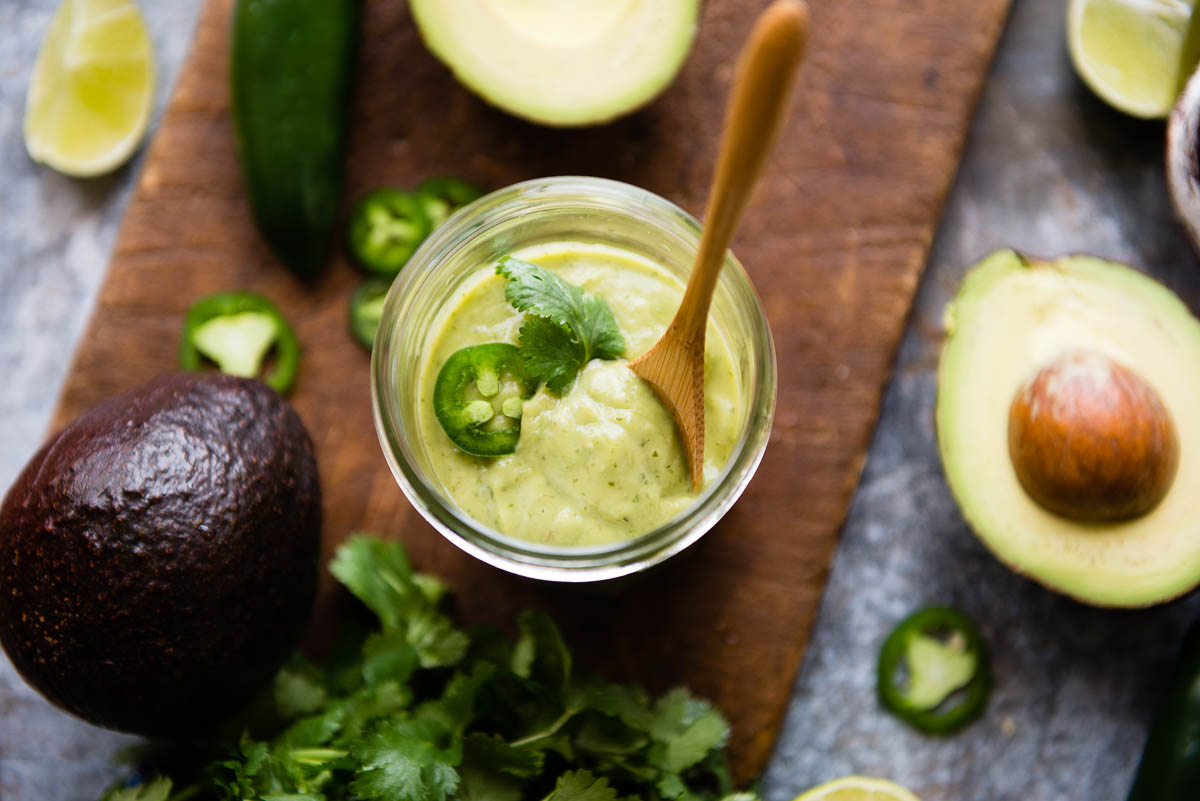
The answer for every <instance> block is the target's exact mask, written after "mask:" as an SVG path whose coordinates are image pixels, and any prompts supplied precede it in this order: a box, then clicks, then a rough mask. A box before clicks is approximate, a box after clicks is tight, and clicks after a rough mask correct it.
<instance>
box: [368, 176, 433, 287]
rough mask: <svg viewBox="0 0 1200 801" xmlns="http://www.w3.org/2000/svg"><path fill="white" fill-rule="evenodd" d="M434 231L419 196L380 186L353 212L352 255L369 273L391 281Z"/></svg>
mask: <svg viewBox="0 0 1200 801" xmlns="http://www.w3.org/2000/svg"><path fill="white" fill-rule="evenodd" d="M432 228H433V225H432V223H430V221H429V217H428V215H426V214H425V208H424V206H423V205H422V204H421V202H420V201H418V200H417V196H416V195H414V194H412V193H411V192H401V191H400V190H399V189H393V188H391V187H387V186H384V187H380V188H379V189H376V190H374V191H371V192H368V193H367V194H366V195H364V196H363V197H362V198H361V199H359V201H358V203H356V204H355V205H354V208H353V209H352V210H351V211H350V226H349V229H348V230H349V233H348V238H349V243H348V244H349V247H350V253H351V255H352V256H354V258H355V260H356V261H357V262H358V263H359V264H360V265H361V266H362V268H363V269H364V270H366V271H367V272H369V273H371V274H373V275H378V276H382V277H384V278H391V277H393V276H395V275H396V274H397V273H398V272H400V268H402V267H403V266H404V265H405V264H406V263H407V262H408V258H409V257H410V256H412V254H413V251H415V250H416V249H417V246H418V245H420V244H421V242H422V241H423V240H424V239H425V237H427V236H429V232H430V230H432Z"/></svg>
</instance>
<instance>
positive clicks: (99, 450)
mask: <svg viewBox="0 0 1200 801" xmlns="http://www.w3.org/2000/svg"><path fill="white" fill-rule="evenodd" d="M320 540H321V499H320V486H319V483H318V480H317V467H316V461H315V459H314V457H313V447H312V441H311V440H310V438H309V436H308V433H307V432H306V431H305V429H304V425H303V424H302V423H301V421H300V418H299V417H298V416H297V415H296V413H295V412H294V411H293V410H292V409H291V407H289V406H288V405H287V404H286V403H285V402H284V401H283V400H282V399H281V398H280V397H279V396H278V395H277V394H276V393H275V392H274V391H273V390H271V389H270V388H268V387H267V386H266V385H264V384H261V383H259V382H257V381H253V380H247V379H240V378H232V377H229V376H225V375H221V374H219V373H204V374H186V375H169V376H163V377H160V378H157V379H154V380H153V381H150V382H149V383H147V384H145V385H143V386H141V387H139V388H138V389H135V390H133V391H132V392H130V393H129V394H127V395H124V396H122V397H119V398H116V399H114V400H112V401H109V402H107V403H104V404H102V405H100V406H97V407H95V408H93V409H91V410H90V411H88V412H86V413H84V414H83V415H82V416H81V417H79V418H78V419H77V420H75V422H73V423H71V424H70V425H68V426H67V427H66V428H64V429H63V430H62V431H60V432H59V433H58V434H56V435H55V436H54V437H53V438H52V439H51V440H50V442H49V443H47V444H46V445H45V446H44V447H43V448H42V449H41V450H40V451H39V452H38V453H37V454H36V455H34V457H33V459H32V460H30V462H29V464H28V465H27V466H26V467H25V469H24V471H22V473H21V474H20V476H19V477H18V478H17V481H16V483H15V484H14V485H13V487H12V489H11V490H10V491H9V493H8V495H7V496H6V497H5V498H4V502H3V505H2V506H0V644H2V645H3V646H4V650H5V651H6V652H7V653H8V656H9V658H10V659H11V660H12V662H13V664H14V665H15V666H16V668H17V670H18V671H20V673H21V675H22V676H23V677H24V678H25V680H26V681H27V682H29V684H31V685H32V686H33V687H34V688H36V689H37V690H38V691H39V692H41V693H42V695H44V696H45V697H46V698H47V699H49V700H50V701H51V702H53V703H55V704H57V705H58V706H60V707H62V708H64V709H66V710H68V711H70V712H73V713H74V714H76V715H78V716H80V717H82V718H84V719H86V720H88V721H90V722H92V723H95V724H97V725H100V726H105V727H108V728H112V729H118V730H122V731H128V732H134V733H138V734H144V735H151V736H178V735H186V734H191V733H195V732H198V731H200V730H202V729H204V728H206V727H208V726H210V725H212V724H214V723H216V722H218V721H219V720H221V719H222V718H225V717H226V716H228V715H230V714H231V713H232V712H233V711H235V710H236V709H237V707H238V706H240V705H241V704H243V703H244V702H246V701H247V700H249V699H250V697H251V696H252V695H254V694H255V693H256V692H257V691H258V690H259V689H261V688H262V687H263V686H264V685H265V684H266V683H267V682H268V681H269V680H270V679H271V677H272V676H273V675H274V673H275V671H276V670H277V669H278V668H279V666H280V665H281V664H282V662H283V660H284V659H285V658H286V657H287V656H288V655H289V653H290V652H291V651H292V649H293V648H294V647H295V645H296V641H297V639H298V638H299V636H300V633H301V631H302V630H303V628H304V626H305V624H306V622H307V619H308V616H309V613H310V611H311V608H312V603H313V598H314V595H315V592H316V585H317V573H318V563H319V558H320Z"/></svg>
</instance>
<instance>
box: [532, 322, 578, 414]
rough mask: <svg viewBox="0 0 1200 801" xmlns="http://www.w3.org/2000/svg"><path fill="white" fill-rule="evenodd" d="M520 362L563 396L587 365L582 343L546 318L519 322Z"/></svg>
mask: <svg viewBox="0 0 1200 801" xmlns="http://www.w3.org/2000/svg"><path fill="white" fill-rule="evenodd" d="M518 352H519V353H520V356H521V362H522V363H523V364H524V365H525V369H526V370H528V371H529V374H530V375H532V376H534V377H535V378H537V379H538V380H539V381H541V382H542V383H543V384H545V385H546V389H548V390H550V391H551V392H553V393H554V394H555V395H562V394H563V393H565V392H566V391H567V390H569V389H570V388H571V385H572V384H574V383H575V376H577V375H578V374H579V371H580V370H581V369H583V366H584V365H585V364H587V359H586V358H584V349H583V346H582V345H581V344H579V343H578V342H576V341H575V340H573V339H571V335H570V334H569V333H567V331H566V329H564V328H562V327H561V326H559V325H558V324H557V323H554V322H552V321H550V320H547V319H546V318H545V317H526V318H525V322H523V323H521V346H520V349H519V351H518Z"/></svg>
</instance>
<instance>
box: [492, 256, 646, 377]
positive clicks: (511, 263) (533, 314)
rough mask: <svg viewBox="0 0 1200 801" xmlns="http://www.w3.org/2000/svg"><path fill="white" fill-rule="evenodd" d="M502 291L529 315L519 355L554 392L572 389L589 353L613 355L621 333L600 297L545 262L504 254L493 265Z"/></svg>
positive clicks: (590, 356)
mask: <svg viewBox="0 0 1200 801" xmlns="http://www.w3.org/2000/svg"><path fill="white" fill-rule="evenodd" d="M496 272H497V273H498V274H500V275H502V276H504V278H505V279H507V283H506V284H505V286H504V297H505V299H506V300H507V301H508V302H509V303H511V304H512V306H513V307H514V308H515V309H516V310H517V311H523V312H525V313H526V314H527V315H528V316H527V317H526V318H525V322H524V324H523V325H522V326H521V339H520V353H521V360H522V362H523V363H524V364H525V369H527V370H528V371H529V372H530V374H532V375H533V376H534V377H535V378H537V379H539V380H540V381H543V382H544V383H545V384H546V388H547V389H549V390H550V391H551V392H553V393H555V394H556V395H561V394H562V393H563V392H566V391H567V390H568V389H570V387H571V384H572V383H574V381H575V376H576V375H577V374H578V372H579V370H580V369H581V368H582V367H583V366H584V365H585V364H587V363H588V362H589V361H591V360H592V359H616V358H618V357H620V356H621V355H622V354H623V353H624V352H625V338H624V337H623V336H621V329H620V328H619V327H618V326H617V320H616V318H615V317H613V313H612V309H611V308H610V307H609V305H608V304H607V303H605V302H604V300H603V298H600V297H598V296H597V295H593V294H591V293H590V292H584V291H583V290H582V289H581V288H579V287H577V286H575V285H574V284H570V283H568V282H566V281H564V280H563V279H562V278H559V277H558V276H557V275H555V274H554V273H552V272H550V271H549V270H547V269H546V268H544V267H540V266H538V265H536V264H533V263H532V262H527V261H521V260H520V259H514V258H512V257H511V256H505V257H504V258H503V259H501V260H500V262H499V264H497V265H496Z"/></svg>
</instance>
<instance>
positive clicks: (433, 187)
mask: <svg viewBox="0 0 1200 801" xmlns="http://www.w3.org/2000/svg"><path fill="white" fill-rule="evenodd" d="M481 197H483V192H482V191H480V189H479V187H477V186H475V185H474V184H471V183H468V182H467V181H464V180H463V179H461V178H451V177H449V176H446V175H443V176H439V177H437V178H430V179H429V180H428V181H425V182H424V183H423V184H421V185H420V186H418V187H417V200H418V201H419V202H420V203H421V207H422V208H423V209H424V211H425V216H426V217H428V218H429V222H430V223H431V224H432V227H433V228H437V227H438V226H439V225H441V224H442V223H444V222H445V221H446V220H447V219H449V217H450V215H451V214H453V213H454V212H456V211H458V210H459V209H461V208H462V207H463V206H465V205H467V204H468V203H470V202H471V201H473V200H478V199H479V198H481Z"/></svg>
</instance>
